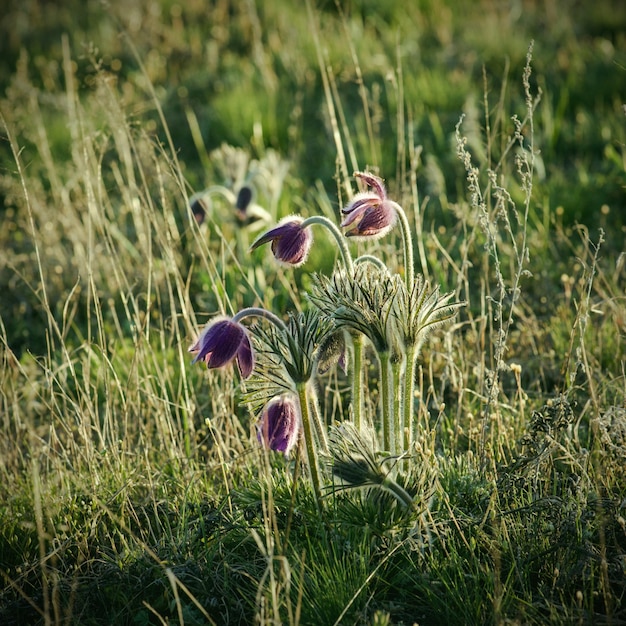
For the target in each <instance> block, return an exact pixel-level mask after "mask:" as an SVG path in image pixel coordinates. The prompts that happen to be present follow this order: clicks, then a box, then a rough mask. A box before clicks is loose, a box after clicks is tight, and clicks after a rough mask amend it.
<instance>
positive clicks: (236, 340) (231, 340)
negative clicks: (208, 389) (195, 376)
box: [189, 317, 254, 378]
mask: <svg viewBox="0 0 626 626" xmlns="http://www.w3.org/2000/svg"><path fill="white" fill-rule="evenodd" d="M189 352H193V353H195V355H196V356H195V357H194V360H193V362H194V363H197V362H198V361H204V362H205V363H206V364H207V367H209V368H215V367H224V365H228V363H230V362H231V361H232V360H233V359H236V360H237V366H238V367H239V372H240V373H241V376H242V377H243V378H248V377H249V376H250V375H251V374H252V370H253V369H254V352H253V350H252V343H251V342H250V337H248V332H247V330H246V329H245V327H244V326H242V325H241V324H239V323H238V322H233V321H232V320H231V319H229V318H227V317H219V318H217V319H215V320H213V321H212V322H211V323H210V324H208V325H207V326H206V328H205V329H204V330H203V331H202V333H201V334H200V337H199V338H198V341H196V343H195V344H194V345H193V346H191V348H189Z"/></svg>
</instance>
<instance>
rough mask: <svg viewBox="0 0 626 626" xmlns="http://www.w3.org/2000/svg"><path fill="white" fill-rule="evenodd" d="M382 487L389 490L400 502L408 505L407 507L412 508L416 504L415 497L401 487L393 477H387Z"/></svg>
mask: <svg viewBox="0 0 626 626" xmlns="http://www.w3.org/2000/svg"><path fill="white" fill-rule="evenodd" d="M382 487H383V488H384V489H386V490H387V491H389V492H390V493H391V494H392V495H393V496H394V498H396V500H398V502H400V503H401V504H403V505H404V506H406V507H407V508H412V507H413V505H414V502H413V498H412V497H411V496H410V495H409V493H408V492H407V491H406V489H404V488H403V487H401V486H400V485H399V484H398V483H397V482H396V481H395V480H394V479H393V478H391V477H387V478H386V479H385V480H384V482H383V483H382Z"/></svg>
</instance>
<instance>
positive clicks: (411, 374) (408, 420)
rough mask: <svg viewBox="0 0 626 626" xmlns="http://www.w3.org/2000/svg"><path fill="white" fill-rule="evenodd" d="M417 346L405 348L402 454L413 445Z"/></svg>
mask: <svg viewBox="0 0 626 626" xmlns="http://www.w3.org/2000/svg"><path fill="white" fill-rule="evenodd" d="M417 354H418V350H417V346H415V345H412V346H411V345H410V346H407V348H406V355H405V356H406V364H405V370H404V398H403V402H404V411H403V417H402V427H403V430H404V446H403V447H404V452H408V451H409V449H410V447H411V444H412V443H413V408H414V405H413V400H414V398H413V396H414V395H415V371H416V367H417Z"/></svg>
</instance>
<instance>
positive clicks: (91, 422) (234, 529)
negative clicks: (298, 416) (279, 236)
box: [0, 0, 626, 625]
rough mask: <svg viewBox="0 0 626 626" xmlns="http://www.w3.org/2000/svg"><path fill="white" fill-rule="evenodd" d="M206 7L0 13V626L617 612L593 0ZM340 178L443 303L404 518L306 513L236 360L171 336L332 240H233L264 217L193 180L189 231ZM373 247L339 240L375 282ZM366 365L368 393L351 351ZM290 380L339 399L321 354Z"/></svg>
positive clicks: (331, 186)
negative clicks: (404, 246) (276, 252)
mask: <svg viewBox="0 0 626 626" xmlns="http://www.w3.org/2000/svg"><path fill="white" fill-rule="evenodd" d="M79 5H80V6H79ZM210 5H211V6H208V5H207V3H205V2H200V1H189V2H185V3H181V4H176V3H172V2H168V1H165V0H161V1H159V2H156V1H154V2H153V1H148V0H144V1H141V2H137V3H130V4H129V3H116V2H113V3H112V6H110V7H109V8H103V7H101V6H100V5H99V4H96V3H88V5H87V7H83V4H82V3H74V2H68V3H66V4H65V8H63V9H57V8H56V7H54V8H53V5H49V4H48V3H38V2H26V3H17V2H11V3H9V5H8V7H7V8H6V9H5V13H4V17H2V18H1V19H2V22H1V27H0V28H1V29H2V35H3V36H1V37H0V57H1V58H2V59H3V61H2V64H1V66H0V86H1V87H2V93H3V96H2V99H1V100H0V113H1V116H2V118H1V120H0V122H1V124H0V136H1V138H2V141H1V142H0V198H2V205H1V206H0V294H1V295H0V362H1V365H0V575H1V578H2V581H3V584H2V588H0V622H1V623H2V624H46V625H47V624H61V623H65V624H81V625H82V624H86V625H88V624H132V625H137V624H165V623H170V624H183V623H184V624H188V625H189V624H212V623H215V624H226V623H261V624H270V623H287V624H298V623H299V624H311V623H319V624H334V623H342V624H344V623H348V624H350V623H353V624H413V623H420V624H441V623H450V624H491V623H494V624H505V623H519V624H546V623H550V624H562V623H580V624H610V623H613V624H618V623H621V622H623V621H624V619H626V613H625V612H624V608H623V604H624V602H625V595H626V582H625V581H626V524H625V522H624V518H625V517H626V508H625V507H626V504H625V501H624V493H625V492H626V462H625V461H624V459H625V458H626V378H625V368H626V298H625V296H624V293H625V291H626V269H625V263H626V257H625V255H624V252H625V248H624V241H625V240H626V220H625V219H624V216H625V215H626V206H625V203H624V197H625V196H624V187H625V181H626V176H625V172H626V152H625V146H626V135H625V130H624V129H625V126H624V120H625V119H626V117H625V114H624V109H623V105H624V86H626V69H625V68H626V52H625V50H626V35H625V33H626V28H625V27H626V23H625V22H624V17H623V11H620V10H619V8H620V5H619V3H618V2H610V1H609V0H603V1H599V2H595V3H592V4H589V3H574V2H571V3H569V2H567V3H564V4H563V3H559V4H558V7H557V6H556V4H555V5H554V6H553V5H552V4H550V3H547V4H546V6H545V7H544V6H537V7H535V6H534V5H533V4H532V3H518V4H516V5H511V6H509V5H508V4H502V5H500V4H495V3H490V2H486V1H485V2H480V3H474V2H463V3H456V2H449V1H447V0H430V1H426V0H420V1H416V2H412V3H408V5H409V6H407V3H406V2H402V1H397V2H385V3H372V2H366V1H362V2H352V3H349V4H346V7H345V8H344V9H343V10H339V9H338V8H337V6H336V4H335V3H334V2H319V3H318V5H317V6H315V7H313V10H312V12H311V14H309V13H307V9H306V6H304V5H303V6H300V4H299V3H290V2H287V1H286V0H283V1H282V2H256V3H255V2H251V1H250V2H247V1H243V0H242V1H241V2H232V3H231V2H226V1H221V0H218V1H217V2H213V3H210ZM379 5H381V6H379ZM531 40H532V41H534V45H533V51H532V61H531V68H532V73H531V74H530V76H529V77H528V78H526V79H525V78H524V67H525V64H526V63H527V54H528V50H529V46H530V43H531ZM535 98H536V101H535ZM529 111H531V112H532V115H531V117H530V118H528V119H526V121H525V122H524V124H523V126H522V128H521V132H522V134H523V136H524V142H523V143H522V144H520V142H515V141H511V138H512V137H514V133H515V130H516V127H515V121H514V119H513V116H517V119H518V120H525V118H526V116H527V114H528V113H529ZM462 116H463V117H462ZM461 118H462V122H461V123H459V122H460V120H461ZM531 122H532V123H531ZM333 123H335V125H333ZM461 142H464V143H461ZM461 145H462V146H464V149H465V150H466V156H467V157H468V159H469V160H468V161H467V162H465V163H464V162H463V156H464V154H459V152H462V151H461V150H460V146H461ZM533 149H534V152H533V151H532V150H533ZM460 156H461V158H459V157H460ZM524 156H525V157H526V158H530V159H531V163H532V169H530V170H527V169H525V167H526V166H525V165H524V164H523V162H522V165H521V166H520V162H519V161H516V157H524ZM469 167H475V168H476V170H475V171H474V170H471V169H469V170H468V168H469ZM366 168H370V169H373V170H375V171H378V172H379V173H380V175H381V176H383V177H384V178H385V180H386V182H387V185H388V189H389V193H390V196H391V197H392V198H393V199H394V200H397V201H398V202H399V203H401V204H402V206H403V207H404V208H405V210H406V212H407V214H408V217H409V222H410V224H411V227H412V229H413V231H414V233H415V235H416V237H417V240H416V245H415V254H416V268H417V271H419V272H422V273H424V274H425V275H426V276H427V277H429V278H430V279H431V281H433V282H434V283H436V284H440V285H441V288H442V292H444V293H445V292H448V291H452V292H454V294H455V298H456V299H458V300H463V301H465V302H466V306H465V307H464V308H463V309H462V310H461V311H460V313H459V315H458V316H457V318H456V319H455V322H454V324H452V325H450V326H447V327H445V328H443V329H440V330H438V331H436V332H434V333H433V335H432V337H430V338H429V339H428V341H427V343H426V345H425V347H424V349H423V352H422V355H421V356H420V359H419V361H418V367H417V376H416V400H415V405H414V408H415V414H416V420H417V421H418V423H419V424H420V435H419V437H418V440H417V441H416V446H415V449H414V454H413V456H412V462H411V464H410V466H409V467H408V471H407V472H405V473H400V474H399V476H398V480H399V481H400V482H401V483H402V486H403V487H404V488H405V489H406V490H407V491H408V492H410V493H411V495H413V496H415V502H416V503H417V505H416V506H415V508H414V509H412V510H410V511H407V510H404V509H403V508H402V507H401V506H399V504H398V503H397V502H396V501H395V500H394V499H393V498H392V497H391V496H390V495H389V494H388V493H387V492H384V491H380V490H370V491H362V492H361V491H332V490H331V491H330V492H329V494H328V495H327V497H326V498H325V501H326V506H325V508H324V509H323V511H322V512H320V511H319V510H318V509H317V507H316V503H315V499H314V494H313V491H312V489H311V487H310V485H309V483H308V481H307V480H305V479H303V474H304V469H303V468H299V467H297V462H296V461H295V460H294V459H293V458H292V459H290V460H285V459H283V458H282V457H279V456H278V455H274V454H267V453H265V452H264V451H263V450H262V449H261V448H260V447H259V446H258V442H257V438H256V430H255V424H256V419H257V416H256V415H254V414H253V412H252V411H251V408H250V406H249V405H248V404H247V403H246V402H245V398H246V397H247V396H246V386H245V384H243V383H242V382H241V380H240V379H239V377H238V375H237V374H236V373H235V371H234V370H233V369H232V368H226V369H224V370H209V371H207V370H206V369H205V368H201V367H199V366H197V365H196V366H192V365H191V363H190V360H191V359H190V356H189V354H188V352H187V349H188V347H189V346H190V345H191V344H192V343H193V341H194V340H195V338H196V336H197V333H198V331H199V329H200V328H201V327H202V325H204V323H205V322H206V321H208V320H209V319H211V318H212V316H214V315H215V314H216V313H225V314H227V315H230V314H233V313H234V312H236V311H237V310H240V309H241V308H243V307H246V306H264V307H265V308H267V309H269V310H272V311H274V312H275V313H277V314H279V315H280V316H281V317H285V318H286V314H287V312H289V311H296V310H301V309H306V308H307V306H308V301H307V300H306V298H305V296H304V295H303V294H305V293H307V292H308V291H310V289H311V286H312V282H313V278H312V275H313V273H315V272H322V273H324V274H330V273H331V272H332V270H333V267H334V263H335V260H336V258H337V253H336V250H335V248H334V246H333V244H332V241H331V240H330V238H328V237H327V235H326V234H325V233H324V232H323V231H322V230H319V231H317V230H316V231H315V244H314V247H313V249H312V251H311V254H310V256H309V259H308V261H307V263H306V264H305V265H304V266H303V267H301V268H298V269H295V270H294V269H289V268H284V267H280V266H278V265H277V264H276V263H274V262H273V259H272V258H271V254H269V253H268V251H267V250H266V249H265V248H261V249H259V250H257V251H255V252H253V253H251V254H250V253H248V248H249V245H250V243H251V242H252V241H253V240H254V237H255V236H256V235H257V234H258V232H259V231H260V229H261V228H263V227H264V226H268V225H269V224H265V225H260V226H259V225H254V224H252V225H249V226H246V227H242V226H241V225H240V224H239V223H238V222H237V221H236V219H235V218H234V216H233V214H232V207H231V206H230V205H229V203H228V201H227V200H226V199H224V198H223V197H222V196H220V195H217V194H216V195H214V196H212V204H211V207H210V209H209V211H208V217H207V220H206V222H205V223H204V224H203V225H202V226H200V227H197V225H196V224H195V223H194V222H193V220H191V219H190V216H189V211H188V201H189V198H190V197H191V196H192V195H193V193H194V192H197V191H200V190H202V189H204V188H207V187H210V186H213V185H223V186H224V187H227V188H229V189H231V190H233V191H234V192H236V191H237V190H238V188H239V187H240V186H241V184H243V182H244V181H245V180H247V179H249V180H250V181H251V183H252V185H253V186H254V188H255V194H256V195H255V201H256V202H258V204H260V205H261V206H263V207H264V208H265V209H266V210H267V211H268V213H269V214H270V216H271V220H272V221H275V220H277V219H278V218H280V217H281V216H284V215H288V214H291V213H298V214H303V215H305V216H311V215H315V214H323V215H325V216H327V217H328V218H330V219H332V220H333V221H335V222H337V221H338V219H339V209H340V207H341V206H343V205H344V204H345V203H346V201H347V196H346V184H349V183H348V181H349V180H350V177H351V175H352V172H353V171H354V170H357V169H366ZM490 171H491V172H493V173H494V175H493V176H492V177H491V178H490ZM468 174H471V176H473V177H474V178H472V179H471V180H470V181H468ZM472 181H474V182H475V183H476V189H478V190H479V193H478V194H474V196H473V195H472V191H471V189H470V183H471V182H472ZM509 198H510V199H511V202H508V199H509ZM503 200H504V203H503V204H502V201H503ZM400 241H401V240H400V237H399V235H398V233H397V232H395V231H394V232H392V233H390V234H389V235H388V236H387V237H385V238H383V239H380V240H377V241H376V242H372V243H358V244H352V249H353V250H354V251H358V252H360V253H363V252H368V253H369V252H371V253H374V254H376V255H379V256H381V258H383V259H384V260H385V261H386V262H387V263H388V265H389V266H390V268H391V269H392V270H394V271H395V270H396V269H398V268H401V267H402V255H401V254H398V250H401V245H400ZM513 296H515V297H513ZM364 372H365V382H366V390H365V408H366V411H370V412H372V411H375V410H376V403H377V400H378V397H379V388H378V384H379V377H380V374H379V368H378V361H377V359H376V356H375V354H374V352H373V351H371V350H369V349H368V350H366V353H365V363H364ZM317 389H318V395H319V397H320V401H321V406H322V410H323V413H324V416H325V418H326V420H327V421H328V422H331V421H341V420H343V419H346V418H347V417H348V415H349V410H350V409H349V402H350V393H349V392H350V384H349V379H348V378H347V377H346V376H345V375H344V374H343V373H342V372H341V371H340V370H338V369H336V368H331V370H330V371H329V372H328V373H326V374H324V375H323V376H321V377H320V379H319V381H318V384H317ZM296 468H297V471H296ZM294 471H296V474H298V473H299V477H298V476H296V479H295V480H294Z"/></svg>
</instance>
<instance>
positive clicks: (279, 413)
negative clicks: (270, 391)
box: [258, 395, 300, 455]
mask: <svg viewBox="0 0 626 626" xmlns="http://www.w3.org/2000/svg"><path fill="white" fill-rule="evenodd" d="M299 429H300V413H299V410H298V406H297V404H296V402H295V401H294V400H293V399H292V398H290V397H289V396H288V395H283V396H279V397H277V398H273V399H272V400H270V402H269V403H268V404H267V405H266V407H265V409H264V410H263V415H262V417H261V424H260V428H259V432H258V437H259V440H260V441H261V442H262V443H263V444H264V445H266V446H267V447H268V448H270V450H274V451H275V452H282V453H283V454H285V455H288V454H289V452H290V451H291V449H292V448H293V446H294V445H295V443H296V441H297V439H298V433H299Z"/></svg>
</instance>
